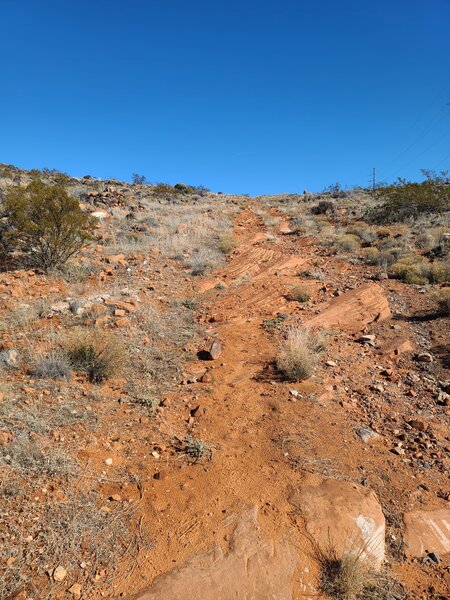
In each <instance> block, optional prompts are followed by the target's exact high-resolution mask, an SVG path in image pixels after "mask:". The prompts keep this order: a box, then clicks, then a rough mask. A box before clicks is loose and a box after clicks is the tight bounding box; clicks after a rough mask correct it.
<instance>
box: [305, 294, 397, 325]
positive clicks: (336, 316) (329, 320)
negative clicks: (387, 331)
mask: <svg viewBox="0 0 450 600" xmlns="http://www.w3.org/2000/svg"><path fill="white" fill-rule="evenodd" d="M390 316H391V311H390V309H389V304H388V301H387V298H386V295H385V293H384V290H383V288H382V287H380V286H379V285H377V284H376V283H368V284H365V285H362V286H361V287H359V288H356V289H354V290H351V291H350V292H346V293H345V294H343V295H342V296H339V297H337V298H334V299H333V300H331V302H330V304H329V306H328V307H327V308H326V309H325V310H324V311H323V312H321V313H320V314H318V315H317V316H315V317H313V318H312V319H310V320H309V321H307V322H306V323H305V325H306V327H310V328H312V327H326V328H330V329H333V328H336V329H340V330H342V331H346V332H348V333H357V332H359V331H362V330H363V329H365V327H367V325H369V324H370V323H373V322H374V321H382V320H384V319H388V318H390Z"/></svg>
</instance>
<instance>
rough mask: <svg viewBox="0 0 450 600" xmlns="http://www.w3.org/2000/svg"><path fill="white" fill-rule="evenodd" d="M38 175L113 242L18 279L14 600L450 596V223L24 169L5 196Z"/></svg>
mask: <svg viewBox="0 0 450 600" xmlns="http://www.w3.org/2000/svg"><path fill="white" fill-rule="evenodd" d="M36 178H38V179H39V180H42V181H44V182H45V183H47V184H49V185H53V184H56V185H60V186H64V188H65V189H66V190H67V191H68V193H69V195H70V196H71V197H73V198H76V199H77V201H78V202H79V204H80V207H81V209H82V212H83V213H84V214H85V215H88V216H90V217H94V219H95V220H94V221H93V223H95V226H94V232H93V236H92V240H91V241H90V243H89V244H88V245H86V246H83V248H82V249H81V251H80V252H79V253H78V254H76V255H74V256H73V257H72V258H70V260H69V261H68V262H67V263H65V264H64V265H60V266H58V268H55V269H46V270H42V269H39V268H36V267H33V268H30V266H29V265H26V264H21V260H22V259H23V256H22V255H21V252H17V251H13V252H11V253H10V255H9V256H8V260H6V259H5V260H4V264H3V271H2V272H1V273H0V330H1V348H0V378H1V379H0V381H1V383H0V472H1V483H0V497H1V506H2V509H1V512H0V515H1V516H0V520H1V533H0V536H1V542H2V544H1V550H0V565H1V567H0V568H1V580H0V598H5V599H6V598H17V599H21V600H25V599H28V600H30V599H32V598H33V599H38V598H39V599H46V598H48V599H50V598H51V599H54V598H61V599H62V598H68V599H69V598H83V599H89V600H90V599H92V600H95V599H98V598H128V599H130V600H131V598H138V599H140V600H144V599H145V600H150V599H155V600H156V599H157V598H158V599H167V600H175V599H176V600H178V599H179V598H186V599H188V598H189V599H191V598H192V599H194V598H195V599H199V598H201V599H202V600H209V599H211V600H212V599H214V600H216V599H218V598H220V599H223V600H228V599H231V598H241V599H244V598H250V597H251V598H255V599H258V600H267V599H273V600H291V599H293V600H300V599H303V598H335V599H341V600H343V599H349V600H351V599H352V598H353V599H359V600H362V599H364V600H400V599H406V598H409V599H412V600H419V599H420V600H423V599H434V600H438V599H439V600H444V599H446V598H448V596H449V589H450V554H449V553H450V506H449V501H450V488H449V484H448V473H449V452H450V436H449V416H450V408H449V406H450V375H449V365H450V354H449V304H450V300H449V298H450V264H449V237H450V236H449V234H450V227H449V222H448V214H449V213H448V211H447V210H446V208H445V207H444V208H441V209H440V210H436V211H435V210H430V211H428V212H426V211H425V212H423V213H421V214H418V215H413V216H411V215H409V216H408V218H403V217H402V218H401V219H397V218H395V217H396V214H395V206H394V205H393V204H390V209H389V210H390V213H389V215H390V217H391V218H390V219H388V220H386V219H383V222H381V220H379V219H377V218H374V216H373V215H374V214H375V215H376V214H377V210H379V205H380V202H381V201H382V200H380V198H375V197H373V196H372V195H371V194H369V193H368V192H366V191H364V190H352V191H347V192H345V191H344V192H343V191H341V190H330V191H329V192H327V193H326V194H322V195H317V194H316V195H315V194H305V195H280V196H271V197H261V198H247V197H242V196H227V195H222V194H215V193H212V192H209V191H207V190H205V189H202V188H197V189H196V188H192V187H190V186H183V185H178V186H175V187H172V186H167V185H161V184H159V185H147V184H133V185H130V184H126V183H123V182H119V181H115V180H111V181H100V180H96V179H93V178H89V177H87V178H83V179H74V178H70V177H68V176H65V175H63V174H60V173H58V172H52V171H46V172H25V171H20V170H18V169H15V168H14V167H10V166H6V165H3V166H2V168H1V170H0V200H1V201H2V202H3V203H5V202H6V199H7V197H8V189H10V186H11V185H16V186H17V185H21V186H26V185H27V184H28V183H29V182H30V181H32V180H33V179H36ZM390 200H391V199H390ZM393 207H394V208H393ZM393 211H394V212H393ZM380 214H381V213H380ZM9 218H10V217H9V216H8V214H7V213H6V211H3V220H2V227H3V230H5V228H6V229H7V228H8V226H10V225H11V223H10V222H9V221H8V219H9ZM22 263H23V260H22ZM94 358H95V360H94Z"/></svg>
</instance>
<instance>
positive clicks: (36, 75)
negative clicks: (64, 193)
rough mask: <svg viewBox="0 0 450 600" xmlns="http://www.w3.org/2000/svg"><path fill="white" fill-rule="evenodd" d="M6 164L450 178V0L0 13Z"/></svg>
mask: <svg viewBox="0 0 450 600" xmlns="http://www.w3.org/2000/svg"><path fill="white" fill-rule="evenodd" d="M0 56H1V65H2V67H1V76H0V162H6V163H12V164H16V165H17V166H20V167H23V168H32V167H38V168H41V167H45V166H46V167H50V168H58V169H61V170H63V171H67V172H69V173H70V174H72V175H75V176H83V175H86V174H91V175H94V176H97V177H118V178H121V179H128V180H129V179H130V176H131V173H132V172H138V173H142V174H144V175H146V177H147V179H148V180H149V181H165V182H169V183H175V182H177V181H183V182H186V183H191V184H196V185H198V184H203V185H206V186H208V187H210V188H211V189H213V190H217V191H218V190H222V191H224V192H236V193H249V194H252V195H254V194H261V193H275V192H284V191H287V192H297V191H303V189H304V188H307V189H309V190H320V189H322V188H323V187H324V186H326V185H328V184H330V183H333V182H336V181H339V182H341V183H342V184H344V185H353V184H362V185H365V184H367V182H368V180H369V177H370V174H371V170H372V167H373V166H375V167H377V169H378V174H379V177H380V178H381V179H386V178H389V177H391V178H392V177H396V176H397V175H402V176H406V177H410V178H413V179H416V178H419V177H420V173H419V169H420V168H421V167H428V168H435V167H436V168H448V169H450V106H447V107H446V106H445V105H446V103H447V102H450V0H427V1H425V0H373V1H371V2H369V1H364V0H322V1H320V0H316V1H313V0H309V1H307V2H306V1H303V0H277V1H275V0H270V1H269V0H239V1H238V0H227V1H218V0H90V1H87V0H0Z"/></svg>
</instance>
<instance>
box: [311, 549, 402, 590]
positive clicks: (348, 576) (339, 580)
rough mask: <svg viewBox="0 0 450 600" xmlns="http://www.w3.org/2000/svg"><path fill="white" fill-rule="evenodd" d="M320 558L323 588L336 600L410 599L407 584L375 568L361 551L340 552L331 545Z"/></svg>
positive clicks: (321, 585)
mask: <svg viewBox="0 0 450 600" xmlns="http://www.w3.org/2000/svg"><path fill="white" fill-rule="evenodd" d="M316 558H317V560H318V562H319V565H320V570H321V576H320V582H319V587H320V591H321V593H323V594H325V595H326V596H327V597H329V598H331V599H333V600H406V595H405V593H404V590H403V587H402V586H401V585H400V584H399V583H398V582H397V581H396V580H395V579H393V578H392V577H390V576H389V575H388V574H386V573H377V572H375V571H373V570H372V569H371V568H370V565H369V564H368V561H367V560H365V559H364V558H363V553H362V552H361V551H359V552H358V551H356V552H351V551H348V552H346V553H344V554H343V555H338V554H337V552H336V550H335V549H334V548H333V547H331V548H328V549H327V550H326V551H325V552H324V551H319V552H318V553H317V556H316Z"/></svg>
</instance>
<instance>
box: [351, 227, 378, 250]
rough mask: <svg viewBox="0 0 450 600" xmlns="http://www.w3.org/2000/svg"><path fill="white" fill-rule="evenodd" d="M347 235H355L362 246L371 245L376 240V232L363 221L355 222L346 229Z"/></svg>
mask: <svg viewBox="0 0 450 600" xmlns="http://www.w3.org/2000/svg"><path fill="white" fill-rule="evenodd" d="M347 233H348V234H351V235H356V236H357V237H358V238H359V239H360V240H361V242H362V243H363V244H372V243H373V242H374V241H375V240H376V239H377V238H378V233H377V230H376V229H375V228H374V227H370V226H369V225H367V223H364V221H356V222H355V223H353V224H352V225H350V226H349V227H347Z"/></svg>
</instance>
